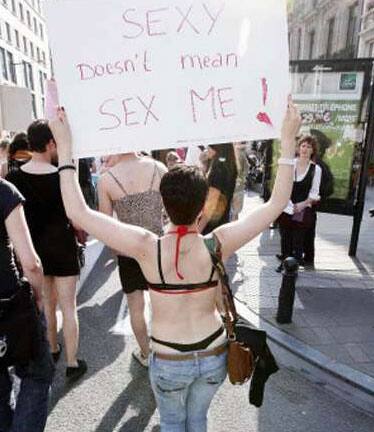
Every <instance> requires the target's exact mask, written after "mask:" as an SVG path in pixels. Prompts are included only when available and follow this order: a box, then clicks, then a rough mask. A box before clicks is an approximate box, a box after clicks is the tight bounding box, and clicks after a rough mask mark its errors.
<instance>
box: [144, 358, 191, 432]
mask: <svg viewBox="0 0 374 432" xmlns="http://www.w3.org/2000/svg"><path fill="white" fill-rule="evenodd" d="M194 363H195V362H194V360H191V361H183V362H179V361H175V362H173V361H164V360H159V359H157V358H155V357H154V355H153V354H151V355H150V356H149V377H150V381H151V386H152V390H153V393H154V396H155V399H156V403H157V408H158V410H159V413H160V424H161V432H187V424H186V420H187V398H188V392H189V387H190V385H191V383H192V382H193V381H194V375H195V374H194V369H196V366H197V365H195V366H194Z"/></svg>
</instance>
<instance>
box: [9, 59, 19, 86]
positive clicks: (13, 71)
mask: <svg viewBox="0 0 374 432" xmlns="http://www.w3.org/2000/svg"><path fill="white" fill-rule="evenodd" d="M7 56H8V66H9V72H10V79H11V80H12V82H13V83H14V84H17V75H16V66H15V64H14V58H13V54H12V53H10V52H9V51H8V52H7Z"/></svg>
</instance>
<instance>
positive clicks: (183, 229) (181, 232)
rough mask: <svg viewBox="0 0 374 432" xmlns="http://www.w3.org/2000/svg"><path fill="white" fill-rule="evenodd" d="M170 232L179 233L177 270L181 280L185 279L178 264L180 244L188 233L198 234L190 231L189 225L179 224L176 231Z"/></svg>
mask: <svg viewBox="0 0 374 432" xmlns="http://www.w3.org/2000/svg"><path fill="white" fill-rule="evenodd" d="M169 234H177V246H176V249H175V260H174V263H175V271H176V273H177V276H178V278H179V279H180V280H184V277H183V275H181V274H180V273H179V269H178V265H179V253H180V244H181V240H182V238H183V237H184V236H186V235H187V234H197V231H188V226H187V225H179V226H178V228H177V230H176V231H169Z"/></svg>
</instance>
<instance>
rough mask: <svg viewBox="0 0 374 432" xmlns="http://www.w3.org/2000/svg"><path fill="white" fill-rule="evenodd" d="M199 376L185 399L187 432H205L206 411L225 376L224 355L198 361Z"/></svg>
mask: <svg viewBox="0 0 374 432" xmlns="http://www.w3.org/2000/svg"><path fill="white" fill-rule="evenodd" d="M200 370H201V376H200V378H198V379H197V380H195V381H194V382H193V383H192V384H191V386H190V389H189V392H188V398H187V432H206V431H207V428H208V426H207V425H208V423H207V422H208V417H207V415H208V409H209V406H210V403H211V402H212V399H213V397H214V395H215V394H216V392H217V390H218V389H219V387H220V386H221V385H222V383H223V382H224V381H225V378H226V375H227V367H226V353H225V354H222V355H220V356H212V357H207V358H205V359H201V360H200Z"/></svg>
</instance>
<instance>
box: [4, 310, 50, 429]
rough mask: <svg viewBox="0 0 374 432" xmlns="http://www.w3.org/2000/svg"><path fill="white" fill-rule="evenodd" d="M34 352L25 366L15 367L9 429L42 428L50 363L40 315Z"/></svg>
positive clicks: (45, 417) (45, 419)
mask: <svg viewBox="0 0 374 432" xmlns="http://www.w3.org/2000/svg"><path fill="white" fill-rule="evenodd" d="M38 333H39V335H38V341H39V345H38V352H37V356H36V358H35V359H34V360H32V361H31V362H30V364H29V365H28V366H27V367H16V368H15V371H16V374H17V376H18V377H19V378H20V379H21V385H20V391H19V393H18V397H17V401H16V408H15V411H14V416H13V423H12V428H11V432H30V431H33V432H43V431H44V427H45V424H46V421H47V415H48V397H49V389H50V386H51V383H52V378H53V373H54V364H53V361H52V357H51V354H50V352H49V344H48V341H47V338H46V324H45V319H44V316H43V315H41V318H40V322H39V327H38Z"/></svg>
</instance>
